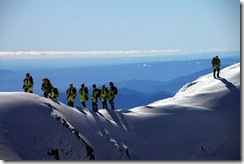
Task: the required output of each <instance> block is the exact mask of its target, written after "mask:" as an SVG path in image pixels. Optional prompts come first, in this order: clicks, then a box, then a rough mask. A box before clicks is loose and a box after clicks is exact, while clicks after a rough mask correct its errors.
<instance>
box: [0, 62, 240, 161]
mask: <svg viewBox="0 0 244 164" xmlns="http://www.w3.org/2000/svg"><path fill="white" fill-rule="evenodd" d="M220 75H221V77H222V78H221V79H214V78H213V77H212V73H210V74H208V75H205V76H202V77H200V78H199V79H197V80H195V81H193V82H191V83H188V84H186V85H185V86H183V87H182V88H181V89H180V90H179V91H178V93H177V94H176V95H175V96H174V97H172V98H168V99H164V100H159V101H157V102H154V103H151V104H149V105H148V106H142V107H137V108H133V109H128V110H116V111H112V110H105V109H100V110H99V113H94V112H91V111H88V110H83V109H81V108H80V107H76V108H70V107H68V106H66V105H65V104H62V103H60V102H58V103H57V102H53V101H51V100H50V99H46V98H43V97H40V96H38V95H35V94H28V93H22V92H1V93H0V159H2V160H55V157H54V155H48V152H51V151H52V150H54V149H58V151H59V156H60V160H89V158H90V157H91V154H92V155H94V157H95V159H96V160H240V146H241V145H240V143H241V142H240V130H241V129H240V63H238V64H235V65H232V66H230V67H227V68H225V69H223V70H221V74H220ZM75 132H76V133H75ZM87 147H91V148H92V149H93V152H92V153H91V154H89V155H88V156H87Z"/></svg>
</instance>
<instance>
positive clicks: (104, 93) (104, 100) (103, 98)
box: [100, 84, 108, 109]
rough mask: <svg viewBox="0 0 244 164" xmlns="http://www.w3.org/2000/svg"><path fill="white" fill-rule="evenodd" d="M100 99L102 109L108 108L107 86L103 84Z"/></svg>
mask: <svg viewBox="0 0 244 164" xmlns="http://www.w3.org/2000/svg"><path fill="white" fill-rule="evenodd" d="M100 99H101V102H102V106H103V109H108V104H107V99H108V88H107V87H106V86H105V84H103V85H102V89H101V94H100Z"/></svg>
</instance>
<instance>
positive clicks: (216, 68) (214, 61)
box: [212, 56, 220, 78]
mask: <svg viewBox="0 0 244 164" xmlns="http://www.w3.org/2000/svg"><path fill="white" fill-rule="evenodd" d="M212 66H213V77H214V78H216V75H215V74H216V72H217V78H219V72H220V60H219V57H218V56H215V57H214V58H213V59H212Z"/></svg>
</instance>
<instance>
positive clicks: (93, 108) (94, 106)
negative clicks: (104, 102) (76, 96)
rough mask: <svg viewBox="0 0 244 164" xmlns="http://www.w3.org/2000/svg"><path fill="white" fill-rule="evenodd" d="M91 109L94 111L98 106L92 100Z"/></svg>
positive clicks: (96, 110)
mask: <svg viewBox="0 0 244 164" xmlns="http://www.w3.org/2000/svg"><path fill="white" fill-rule="evenodd" d="M92 110H93V111H94V112H98V106H97V103H95V102H92Z"/></svg>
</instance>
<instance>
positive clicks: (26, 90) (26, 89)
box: [25, 88, 33, 93]
mask: <svg viewBox="0 0 244 164" xmlns="http://www.w3.org/2000/svg"><path fill="white" fill-rule="evenodd" d="M25 92H29V93H33V92H32V91H28V88H25Z"/></svg>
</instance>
